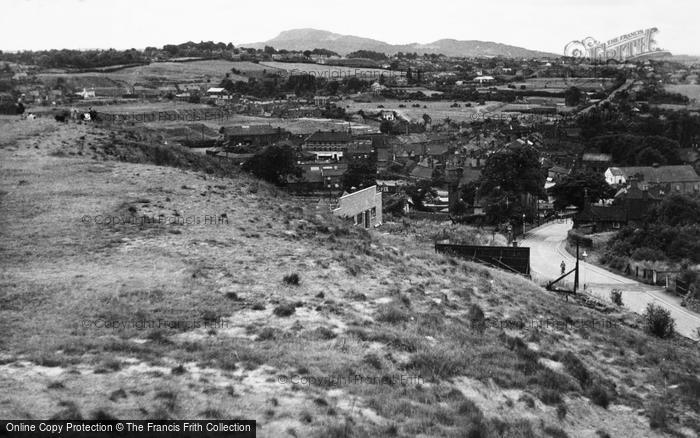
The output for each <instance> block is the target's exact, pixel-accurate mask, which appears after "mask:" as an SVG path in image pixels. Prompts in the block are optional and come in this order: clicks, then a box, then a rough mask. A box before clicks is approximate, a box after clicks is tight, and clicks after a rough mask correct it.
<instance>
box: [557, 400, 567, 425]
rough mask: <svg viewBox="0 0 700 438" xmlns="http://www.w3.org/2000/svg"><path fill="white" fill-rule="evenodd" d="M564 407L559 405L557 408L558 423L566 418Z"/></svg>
mask: <svg viewBox="0 0 700 438" xmlns="http://www.w3.org/2000/svg"><path fill="white" fill-rule="evenodd" d="M567 412H568V411H567V409H566V405H565V404H564V403H561V404H560V405H559V406H557V418H558V419H559V421H561V420H563V419H564V418H566V413H567Z"/></svg>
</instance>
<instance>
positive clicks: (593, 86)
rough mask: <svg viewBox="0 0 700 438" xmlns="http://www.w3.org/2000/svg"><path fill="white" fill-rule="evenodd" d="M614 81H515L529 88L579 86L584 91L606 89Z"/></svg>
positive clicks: (571, 79) (603, 79)
mask: <svg viewBox="0 0 700 438" xmlns="http://www.w3.org/2000/svg"><path fill="white" fill-rule="evenodd" d="M612 83H613V80H612V79H610V78H530V79H527V80H525V81H524V82H518V83H514V84H513V85H515V86H516V87H517V88H520V86H521V85H525V86H526V88H527V89H528V90H533V89H534V90H544V91H547V90H553V91H558V90H565V89H567V88H569V87H577V88H580V89H582V90H584V91H604V90H606V89H607V88H609V87H610V86H611V85H612Z"/></svg>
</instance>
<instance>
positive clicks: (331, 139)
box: [306, 131, 352, 143]
mask: <svg viewBox="0 0 700 438" xmlns="http://www.w3.org/2000/svg"><path fill="white" fill-rule="evenodd" d="M306 141H307V142H313V143H349V142H350V141H352V137H351V136H350V134H348V133H347V132H344V131H338V132H336V131H316V132H314V133H313V134H311V135H310V136H309V138H307V139H306Z"/></svg>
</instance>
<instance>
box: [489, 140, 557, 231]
mask: <svg viewBox="0 0 700 438" xmlns="http://www.w3.org/2000/svg"><path fill="white" fill-rule="evenodd" d="M544 181H545V177H544V172H543V171H542V168H541V167H540V161H539V154H538V153H537V151H536V150H535V149H534V148H533V147H531V146H528V145H511V146H510V147H508V148H503V149H501V150H498V151H496V152H494V153H493V154H492V155H491V156H489V157H488V158H487V159H486V163H485V165H484V169H483V170H482V172H481V178H480V179H479V197H480V198H481V199H482V202H483V203H484V204H485V205H486V215H487V218H488V220H489V221H491V222H500V221H503V220H506V219H509V218H513V217H521V215H523V214H528V213H529V212H530V206H531V204H529V202H532V201H533V197H534V198H539V197H541V196H544ZM528 201H529V202H528Z"/></svg>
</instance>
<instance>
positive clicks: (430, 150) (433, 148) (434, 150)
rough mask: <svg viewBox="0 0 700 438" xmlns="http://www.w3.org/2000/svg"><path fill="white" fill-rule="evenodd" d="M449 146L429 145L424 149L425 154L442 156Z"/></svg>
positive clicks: (441, 144) (442, 144) (443, 144)
mask: <svg viewBox="0 0 700 438" xmlns="http://www.w3.org/2000/svg"><path fill="white" fill-rule="evenodd" d="M449 148H450V146H449V145H448V144H445V143H440V144H429V145H427V146H426V147H425V153H426V154H428V155H444V154H446V153H447V151H448V150H449Z"/></svg>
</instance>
